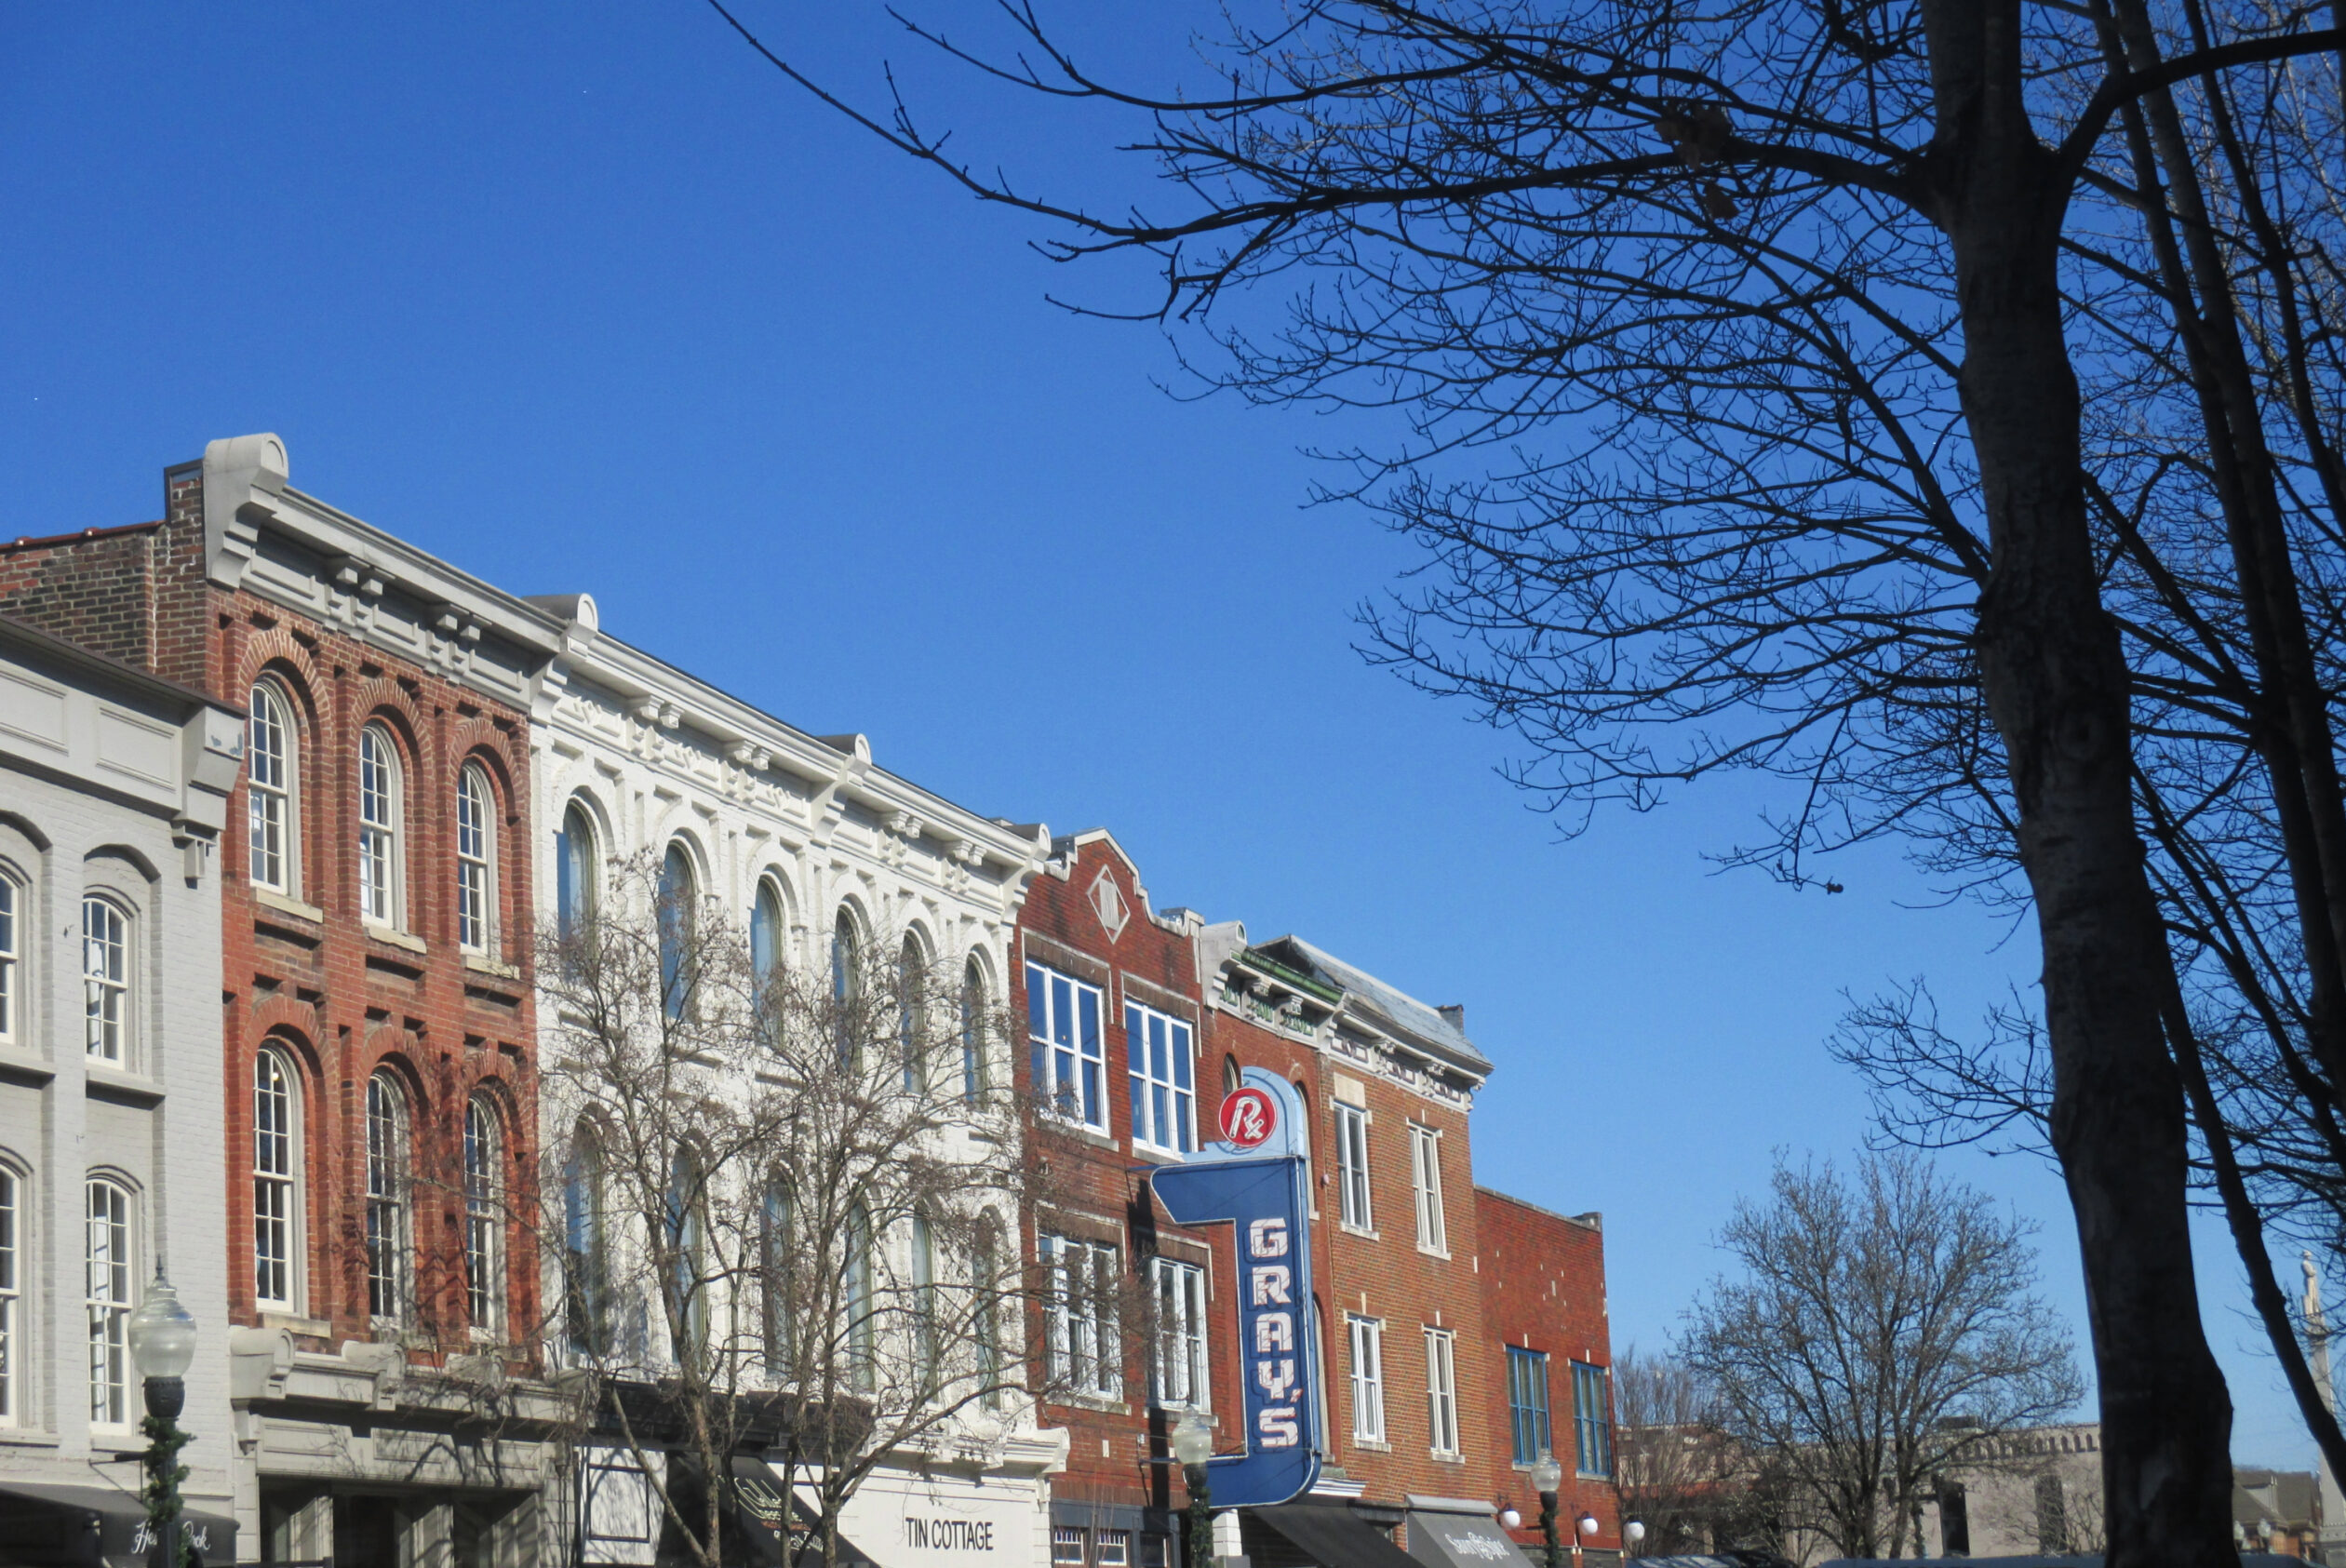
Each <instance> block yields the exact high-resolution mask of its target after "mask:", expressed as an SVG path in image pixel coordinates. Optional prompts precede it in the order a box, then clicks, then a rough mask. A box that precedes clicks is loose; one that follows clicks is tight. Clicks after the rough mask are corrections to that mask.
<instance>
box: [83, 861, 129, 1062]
mask: <svg viewBox="0 0 2346 1568" xmlns="http://www.w3.org/2000/svg"><path fill="white" fill-rule="evenodd" d="M93 918H95V920H96V923H97V926H98V929H97V930H96V931H92V930H91V929H90V928H91V923H92V920H93ZM134 952H135V949H134V946H133V938H132V924H131V918H130V912H129V911H128V910H127V909H125V908H124V907H123V906H122V905H120V904H117V903H116V902H114V900H113V899H112V898H109V897H107V896H106V895H105V894H103V893H87V894H84V895H83V898H82V1023H83V1028H82V1045H83V1049H84V1050H85V1051H86V1052H87V1054H88V1055H89V1056H90V1057H92V1058H93V1059H95V1060H97V1061H100V1062H103V1063H105V1064H107V1065H109V1066H115V1067H127V1066H128V1065H130V1047H131V1036H132V1029H131V1023H132V1020H133V1018H134V1017H135V1016H136V1014H135V1012H134V1011H133V1008H132V997H133V990H132V985H131V982H132V979H133V977H134V971H135V968H136V965H135V963H134Z"/></svg>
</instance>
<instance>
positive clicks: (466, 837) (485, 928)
mask: <svg viewBox="0 0 2346 1568" xmlns="http://www.w3.org/2000/svg"><path fill="white" fill-rule="evenodd" d="M456 945H457V946H458V947H459V948H461V949H462V950H463V951H464V952H467V953H479V954H482V955H484V956H486V955H487V954H489V952H490V951H492V950H493V949H494V948H495V947H496V945H497V789H496V786H495V785H494V784H490V783H489V770H488V769H486V768H484V767H482V766H481V765H480V764H479V763H477V762H467V763H465V764H464V766H463V767H462V768H460V769H458V770H457V773H456Z"/></svg>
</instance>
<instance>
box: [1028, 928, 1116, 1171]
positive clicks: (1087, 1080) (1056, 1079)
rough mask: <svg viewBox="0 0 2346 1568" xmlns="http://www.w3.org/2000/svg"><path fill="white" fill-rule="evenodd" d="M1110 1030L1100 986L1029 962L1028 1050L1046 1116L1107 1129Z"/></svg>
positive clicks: (1032, 960)
mask: <svg viewBox="0 0 2346 1568" xmlns="http://www.w3.org/2000/svg"><path fill="white" fill-rule="evenodd" d="M1087 1001H1088V1002H1089V1003H1090V1004H1091V1006H1090V1013H1091V1024H1092V1028H1091V1032H1090V1035H1089V1037H1088V1038H1087V1037H1086V1035H1085V1032H1084V1027H1083V1025H1084V1014H1085V1011H1086V1009H1085V1005H1084V1004H1085V1003H1086V1002H1087ZM1106 1033H1107V996H1106V993H1105V992H1103V991H1102V990H1101V989H1100V987H1098V986H1097V985H1092V984H1091V983H1090V982H1088V981H1082V980H1078V979H1077V978H1076V977H1075V976H1074V975H1072V974H1069V973H1067V972H1066V971H1065V970H1056V969H1052V967H1051V966H1050V965H1048V964H1043V963H1038V962H1036V961H1035V960H1034V959H1032V958H1029V959H1027V960H1026V1048H1027V1054H1028V1056H1029V1058H1030V1059H1031V1060H1032V1062H1033V1064H1034V1068H1035V1075H1034V1076H1035V1099H1036V1102H1037V1103H1038V1104H1039V1106H1040V1107H1041V1111H1042V1114H1043V1115H1045V1116H1048V1117H1050V1118H1052V1119H1053V1120H1056V1121H1064V1122H1066V1123H1067V1124H1068V1125H1070V1126H1075V1127H1084V1128H1089V1129H1090V1130H1091V1131H1093V1132H1106V1131H1107V1099H1108V1095H1107V1044H1106Z"/></svg>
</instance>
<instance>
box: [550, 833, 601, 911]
mask: <svg viewBox="0 0 2346 1568" xmlns="http://www.w3.org/2000/svg"><path fill="white" fill-rule="evenodd" d="M596 894H597V887H596V878H595V824H594V821H593V819H591V818H589V817H588V816H587V814H586V808H585V807H583V806H582V805H579V804H577V803H576V802H575V801H574V802H572V803H571V804H570V806H569V807H567V808H566V809H565V810H564V811H563V812H562V831H561V832H560V833H559V834H558V835H556V838H555V840H554V918H555V925H556V930H557V931H559V932H560V934H562V935H564V936H576V935H577V934H578V933H579V932H580V931H583V930H584V929H585V927H586V922H587V921H588V920H589V919H590V918H593V916H594V913H595V899H596Z"/></svg>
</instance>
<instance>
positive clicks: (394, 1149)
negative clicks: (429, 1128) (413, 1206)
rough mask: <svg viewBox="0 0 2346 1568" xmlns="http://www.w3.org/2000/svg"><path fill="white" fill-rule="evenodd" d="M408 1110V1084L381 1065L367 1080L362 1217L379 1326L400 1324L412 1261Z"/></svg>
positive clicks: (371, 1300)
mask: <svg viewBox="0 0 2346 1568" xmlns="http://www.w3.org/2000/svg"><path fill="white" fill-rule="evenodd" d="M410 1116H411V1112H410V1109H409V1104H408V1091H407V1085H405V1084H403V1083H401V1082H400V1081H399V1079H398V1076H397V1075H396V1074H395V1073H393V1072H392V1071H391V1070H390V1069H388V1068H385V1067H378V1068H376V1069H375V1071H374V1072H373V1073H372V1074H371V1075H369V1078H368V1079H367V1106H366V1122H367V1148H366V1162H367V1163H366V1205H367V1208H366V1217H365V1229H364V1232H363V1238H364V1244H365V1246H366V1249H367V1311H368V1315H369V1317H370V1318H371V1319H372V1320H374V1321H376V1322H378V1323H399V1322H403V1321H405V1320H406V1319H407V1315H408V1307H409V1300H408V1290H409V1280H410V1279H411V1278H412V1270H413V1266H414V1264H413V1257H412V1253H411V1246H410V1233H411V1231H412V1229H413V1226H412V1225H411V1223H410V1215H409V1207H408V1197H409V1194H408V1171H409V1161H410V1160H411V1159H412V1158H413V1155H412V1146H411V1144H410V1138H411V1137H412V1133H411V1132H410V1129H411V1127H412V1125H413V1123H412V1121H411V1119H410Z"/></svg>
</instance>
